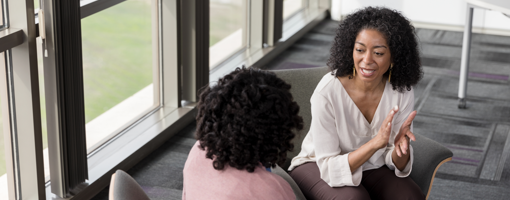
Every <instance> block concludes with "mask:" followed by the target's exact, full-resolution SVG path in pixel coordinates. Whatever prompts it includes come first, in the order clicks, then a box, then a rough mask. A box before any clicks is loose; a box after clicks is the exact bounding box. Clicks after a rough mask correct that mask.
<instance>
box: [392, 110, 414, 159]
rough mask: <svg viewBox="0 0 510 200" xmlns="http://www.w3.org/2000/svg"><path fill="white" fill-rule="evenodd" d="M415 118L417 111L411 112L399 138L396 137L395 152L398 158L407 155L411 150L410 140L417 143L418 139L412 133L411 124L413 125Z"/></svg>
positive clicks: (400, 131)
mask: <svg viewBox="0 0 510 200" xmlns="http://www.w3.org/2000/svg"><path fill="white" fill-rule="evenodd" d="M414 117H416V111H413V112H411V114H409V116H408V117H407V119H406V121H404V123H403V124H402V126H401V127H400V130H399V131H398V134H397V136H395V141H394V142H395V143H394V144H395V152H396V153H397V155H398V157H402V155H403V154H407V150H408V149H409V142H410V141H409V139H411V140H413V141H416V137H414V134H413V133H412V132H411V124H412V123H413V120H414Z"/></svg>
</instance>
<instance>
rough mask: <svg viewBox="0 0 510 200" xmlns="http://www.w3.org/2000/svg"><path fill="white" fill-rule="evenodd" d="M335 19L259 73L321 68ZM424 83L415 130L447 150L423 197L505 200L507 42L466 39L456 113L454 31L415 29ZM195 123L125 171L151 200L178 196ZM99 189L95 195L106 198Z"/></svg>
mask: <svg viewBox="0 0 510 200" xmlns="http://www.w3.org/2000/svg"><path fill="white" fill-rule="evenodd" d="M336 28H337V22H335V21H331V20H325V21H323V22H322V23H320V24H319V25H318V26H317V27H315V28H314V29H313V30H312V31H310V32H309V33H307V34H306V35H305V36H304V37H303V38H301V39H300V40H299V41H297V42H296V43H295V44H294V45H292V46H291V47H290V48H288V49H287V50H286V51H285V52H283V53H282V54H281V55H279V56H278V57H277V58H276V59H274V60H273V61H272V62H271V63H269V64H268V65H267V66H266V67H265V69H289V68H307V67H318V66H324V65H325V63H326V60H327V59H328V57H329V49H330V47H331V42H332V41H333V39H334V34H335V30H336ZM417 35H418V37H419V40H420V50H421V58H422V64H423V68H424V72H425V75H424V78H423V79H422V80H421V81H420V82H419V83H418V85H417V86H416V87H415V88H414V89H415V101H416V102H415V105H416V109H417V110H418V115H417V117H416V119H415V121H414V128H415V132H416V133H420V134H422V135H424V136H426V137H429V138H431V139H433V140H435V141H437V142H439V143H441V144H443V145H445V146H446V147H448V148H449V149H451V150H452V151H453V153H454V156H453V160H452V161H450V162H447V163H446V164H444V165H442V166H441V167H440V168H439V170H438V172H437V174H436V178H435V179H434V185H433V186H432V190H431V195H430V198H429V199H510V190H509V188H510V159H508V157H509V154H510V137H509V135H510V82H509V76H510V37H502V36H493V35H483V34H473V38H472V40H473V41H472V50H471V60H470V62H471V65H470V73H469V82H468V93H467V100H468V104H467V105H468V108H467V109H464V110H459V109H458V108H457V90H458V79H459V77H458V75H459V68H460V55H461V48H462V47H461V44H462V33H460V32H451V31H439V30H427V29H417ZM194 128H195V124H194V123H192V124H190V125H189V126H188V127H187V128H186V129H184V130H183V131H181V133H180V134H179V135H178V136H176V137H174V138H172V139H171V140H170V141H168V142H167V143H166V144H165V145H163V146H162V147H161V148H159V149H158V150H157V151H156V152H154V153H152V154H151V155H150V156H149V157H147V158H145V159H144V160H143V161H142V162H140V163H139V164H137V165H136V166H135V167H134V168H133V169H131V170H129V171H128V173H129V174H131V175H132V176H133V177H134V178H135V179H136V180H137V181H138V182H139V183H140V185H142V187H143V188H144V190H145V191H146V192H147V193H148V195H149V197H151V198H152V199H180V198H181V193H182V168H183V165H184V162H185V160H186V156H187V152H188V151H189V149H190V148H191V145H192V144H193V143H194V139H193V131H194ZM107 190H108V188H107V189H105V190H104V191H102V192H101V193H100V194H99V195H97V196H96V198H97V199H107V193H108V192H107Z"/></svg>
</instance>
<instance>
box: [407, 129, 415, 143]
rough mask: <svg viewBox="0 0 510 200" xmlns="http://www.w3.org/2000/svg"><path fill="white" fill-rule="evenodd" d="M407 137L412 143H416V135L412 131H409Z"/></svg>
mask: <svg viewBox="0 0 510 200" xmlns="http://www.w3.org/2000/svg"><path fill="white" fill-rule="evenodd" d="M406 136H407V137H409V139H411V140H412V141H416V137H415V136H414V133H413V132H411V131H407V133H406Z"/></svg>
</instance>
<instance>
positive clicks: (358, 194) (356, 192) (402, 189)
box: [290, 162, 425, 200]
mask: <svg viewBox="0 0 510 200" xmlns="http://www.w3.org/2000/svg"><path fill="white" fill-rule="evenodd" d="M290 176H291V177H292V178H293V179H294V181H296V183H297V184H298V185H299V188H300V189H301V191H302V192H303V194H304V195H305V197H306V198H307V199H320V200H328V199H392V200H393V199H413V200H414V199H425V195H423V193H422V192H421V189H420V187H418V185H416V183H415V182H414V181H413V180H412V179H411V178H409V177H406V178H399V177H397V176H395V172H394V171H392V170H390V169H388V167H386V166H382V167H381V168H379V169H373V170H367V171H364V172H363V176H362V178H361V184H360V185H359V186H357V187H355V186H344V187H330V186H329V185H328V184H327V183H326V182H324V180H322V179H321V178H320V172H319V168H318V167H317V164H316V163H315V162H310V163H305V164H303V165H301V166H298V167H296V168H295V169H294V170H292V171H291V172H290Z"/></svg>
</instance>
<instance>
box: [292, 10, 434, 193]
mask: <svg viewBox="0 0 510 200" xmlns="http://www.w3.org/2000/svg"><path fill="white" fill-rule="evenodd" d="M328 66H330V68H331V69H332V72H331V73H328V74H326V75H325V76H324V77H323V78H322V80H321V81H320V82H319V84H318V85H317V88H316V89H315V91H314V93H313V95H312V98H311V100H310V102H311V106H312V123H311V127H310V131H309V132H308V134H307V135H306V137H305V139H304V140H303V144H302V150H301V152H300V153H299V155H297V156H296V157H295V158H294V159H292V162H291V166H290V168H289V171H291V172H290V174H291V176H292V178H293V179H294V180H295V181H296V183H297V184H298V185H299V186H300V188H301V190H302V191H303V193H304V194H305V196H306V197H307V198H308V199H424V198H425V196H424V195H423V193H422V192H421V190H420V188H419V187H418V186H417V185H416V183H414V182H413V180H412V179H411V178H409V177H408V176H409V174H410V173H411V170H412V163H413V159H414V158H413V148H412V146H411V144H410V140H413V141H414V140H415V137H414V135H413V133H412V130H413V128H412V121H413V119H414V117H415V116H416V111H413V110H414V93H413V90H412V87H411V86H412V85H415V84H416V83H417V82H418V81H419V80H420V79H421V77H422V74H423V72H422V70H421V64H420V58H419V52H418V43H417V40H416V36H415V31H414V27H413V26H412V25H411V24H410V22H409V21H408V20H407V19H406V18H405V17H404V16H402V15H401V14H400V13H399V12H397V11H394V10H390V9H387V8H380V7H375V8H374V7H367V8H365V9H362V10H359V11H357V12H355V13H353V14H350V15H348V16H347V17H346V18H345V19H344V20H343V21H342V22H341V23H340V26H339V28H338V30H337V35H336V38H335V41H334V44H333V46H332V48H331V57H330V59H329V60H328Z"/></svg>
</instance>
